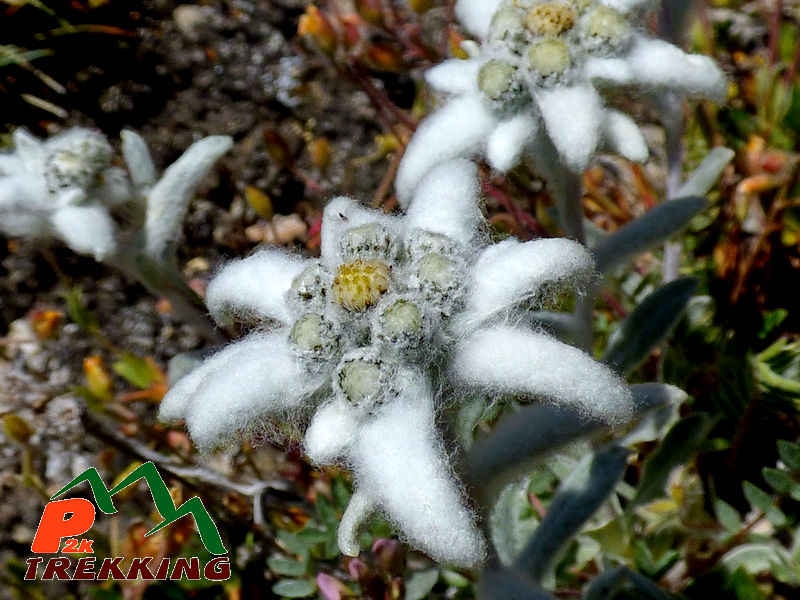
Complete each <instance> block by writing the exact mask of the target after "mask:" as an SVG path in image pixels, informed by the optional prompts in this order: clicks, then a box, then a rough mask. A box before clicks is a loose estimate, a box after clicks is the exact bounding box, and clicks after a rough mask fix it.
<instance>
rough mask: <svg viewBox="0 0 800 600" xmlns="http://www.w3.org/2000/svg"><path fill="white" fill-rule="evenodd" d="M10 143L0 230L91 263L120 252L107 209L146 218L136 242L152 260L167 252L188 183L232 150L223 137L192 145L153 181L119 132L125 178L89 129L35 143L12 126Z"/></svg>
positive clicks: (136, 145)
mask: <svg viewBox="0 0 800 600" xmlns="http://www.w3.org/2000/svg"><path fill="white" fill-rule="evenodd" d="M13 140H14V146H15V148H14V151H13V152H10V153H5V154H2V153H0V231H2V232H4V233H5V234H7V235H10V236H24V237H34V238H48V237H53V236H55V237H59V238H61V239H62V240H63V241H64V243H66V244H67V245H68V246H69V247H70V248H72V249H73V250H75V251H76V252H79V253H82V254H91V255H92V256H94V257H95V258H96V259H97V260H105V259H107V258H109V257H111V255H113V254H114V253H115V252H117V251H118V250H120V240H119V234H118V232H117V230H116V226H115V224H114V220H113V219H112V218H111V215H110V212H109V210H110V209H114V208H116V207H119V206H121V205H124V204H130V205H131V206H130V207H129V208H131V209H133V211H134V212H141V213H146V217H145V218H146V224H145V227H144V228H143V231H142V232H136V233H135V234H134V235H135V236H138V237H141V238H142V239H141V240H138V239H137V240H136V243H141V244H142V245H143V246H144V247H145V250H146V251H147V252H148V253H149V255H151V256H153V257H156V256H161V255H164V254H166V253H168V251H169V249H170V248H171V245H172V244H174V241H175V237H176V230H177V228H178V227H179V226H180V222H181V219H182V217H183V213H184V212H185V210H186V207H187V205H188V203H189V200H190V199H191V197H192V194H193V193H194V189H195V187H196V185H197V184H198V183H199V182H200V180H201V179H202V178H203V177H204V176H205V174H206V173H207V172H208V170H209V168H210V167H211V166H212V165H213V164H214V162H215V161H216V160H217V159H218V158H219V157H220V156H221V155H222V154H224V153H225V152H226V151H227V150H228V149H229V148H230V147H231V145H232V141H231V139H230V138H228V137H225V136H211V137H208V138H205V139H203V140H200V141H199V142H197V143H195V144H194V145H192V147H191V148H189V149H188V150H187V151H186V152H185V153H184V154H183V156H182V157H181V158H180V159H179V160H178V161H176V162H175V163H174V164H173V165H172V166H171V167H170V168H169V169H167V170H166V171H165V173H164V175H163V177H161V178H160V179H158V178H157V175H156V169H155V165H154V164H153V161H152V159H151V158H150V153H149V151H148V149H147V145H146V144H145V142H144V140H143V139H142V138H141V137H140V136H139V135H137V134H136V133H134V132H132V131H124V132H123V133H122V150H123V155H124V157H125V162H126V166H127V167H128V172H129V173H130V179H129V177H128V173H126V172H125V170H124V169H121V168H119V167H113V166H111V162H112V159H113V156H114V152H113V149H112V148H111V145H110V144H109V143H108V141H107V140H106V138H105V137H104V136H103V135H101V134H99V133H97V132H94V131H92V130H89V129H83V128H79V127H76V128H73V129H69V130H67V131H65V132H64V133H62V134H60V135H56V136H54V137H52V138H50V139H48V140H46V141H44V142H42V141H40V140H38V139H36V138H35V137H33V136H32V135H30V134H29V133H28V132H26V131H25V130H23V129H17V130H16V131H15V132H14V136H13ZM137 205H138V207H139V208H140V210H137ZM126 251H127V250H126Z"/></svg>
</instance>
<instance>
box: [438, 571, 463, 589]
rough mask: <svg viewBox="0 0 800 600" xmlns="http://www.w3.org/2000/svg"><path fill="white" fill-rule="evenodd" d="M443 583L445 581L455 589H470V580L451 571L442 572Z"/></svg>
mask: <svg viewBox="0 0 800 600" xmlns="http://www.w3.org/2000/svg"><path fill="white" fill-rule="evenodd" d="M442 581H444V582H445V583H446V584H447V585H452V586H453V587H456V588H459V589H463V588H467V587H469V579H467V578H466V577H464V576H463V575H461V574H460V573H456V572H455V571H449V570H447V569H444V570H442Z"/></svg>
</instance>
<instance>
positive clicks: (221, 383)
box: [179, 330, 321, 451]
mask: <svg viewBox="0 0 800 600" xmlns="http://www.w3.org/2000/svg"><path fill="white" fill-rule="evenodd" d="M253 338H255V339H253ZM248 339H249V340H252V341H253V343H252V345H251V346H250V347H249V348H248V349H247V351H241V352H237V353H236V354H235V358H234V359H233V360H228V361H226V362H225V363H224V366H222V367H221V368H220V367H218V368H217V369H215V370H214V373H213V376H211V377H206V378H204V379H203V381H202V382H200V385H198V386H197V387H196V388H195V389H194V392H193V393H192V394H191V397H190V398H189V401H188V403H187V405H186V408H185V413H186V417H185V418H186V426H187V427H188V429H189V433H190V434H191V436H192V440H193V441H194V443H195V445H196V446H197V447H198V448H199V449H200V450H202V451H210V450H214V449H216V448H218V447H222V446H225V445H227V444H229V443H230V442H231V441H232V440H233V439H234V438H235V437H236V435H237V434H239V433H240V432H244V433H247V432H248V431H249V430H251V429H252V428H253V427H255V426H257V425H258V424H259V423H260V422H261V421H262V420H264V419H265V418H267V417H271V416H275V415H278V414H282V413H285V411H287V410H290V409H293V408H297V407H298V406H299V405H300V404H301V403H302V402H304V401H305V399H306V397H307V396H308V395H309V394H311V393H312V392H314V391H315V390H316V389H317V388H318V387H319V385H320V383H321V381H320V380H319V378H314V377H310V376H309V375H308V373H306V371H305V370H304V369H303V368H302V365H301V364H300V362H299V360H298V359H297V357H296V356H295V354H294V353H293V352H292V351H291V349H290V348H289V346H288V344H287V340H286V330H279V331H277V332H275V333H272V334H266V335H264V334H254V335H253V336H250V338H248ZM189 375H191V373H190V374H189ZM179 383H180V381H179Z"/></svg>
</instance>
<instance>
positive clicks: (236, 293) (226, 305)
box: [206, 248, 307, 325]
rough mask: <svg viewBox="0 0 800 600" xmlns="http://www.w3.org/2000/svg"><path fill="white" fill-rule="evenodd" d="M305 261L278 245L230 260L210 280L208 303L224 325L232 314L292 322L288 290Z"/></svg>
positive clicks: (207, 292) (215, 318) (212, 314)
mask: <svg viewBox="0 0 800 600" xmlns="http://www.w3.org/2000/svg"><path fill="white" fill-rule="evenodd" d="M306 263H307V261H305V260H303V259H302V258H300V257H299V256H293V255H290V254H287V253H286V252H284V251H282V250H279V249H277V248H268V249H265V250H261V251H260V252H257V253H256V254H254V255H252V256H250V257H248V258H245V259H242V260H235V261H232V262H229V263H228V264H226V265H225V266H224V267H223V268H222V270H221V271H220V272H219V273H218V274H217V275H216V277H214V279H212V280H211V282H210V283H209V284H208V290H207V291H206V306H208V310H209V311H210V312H211V316H212V317H213V318H214V320H215V321H216V322H217V323H219V324H221V325H227V324H229V323H230V322H231V317H233V316H236V317H238V318H239V319H240V320H245V321H247V320H257V319H274V320H276V321H279V322H281V323H284V324H286V323H289V322H290V321H291V319H292V313H291V310H290V308H289V305H288V304H287V302H286V294H287V292H288V291H289V288H290V287H291V285H292V281H293V280H294V278H295V277H297V275H299V274H300V272H301V271H302V270H303V268H304V267H305V266H306Z"/></svg>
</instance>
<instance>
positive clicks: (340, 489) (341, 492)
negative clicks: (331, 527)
mask: <svg viewBox="0 0 800 600" xmlns="http://www.w3.org/2000/svg"><path fill="white" fill-rule="evenodd" d="M331 492H332V494H333V502H334V503H335V504H336V508H338V509H339V510H342V511H343V510H345V509H346V508H347V505H348V503H349V502H350V489H349V488H348V487H347V484H346V483H345V482H344V479H342V478H341V477H336V478H334V480H333V483H332V484H331Z"/></svg>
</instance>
